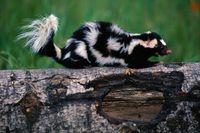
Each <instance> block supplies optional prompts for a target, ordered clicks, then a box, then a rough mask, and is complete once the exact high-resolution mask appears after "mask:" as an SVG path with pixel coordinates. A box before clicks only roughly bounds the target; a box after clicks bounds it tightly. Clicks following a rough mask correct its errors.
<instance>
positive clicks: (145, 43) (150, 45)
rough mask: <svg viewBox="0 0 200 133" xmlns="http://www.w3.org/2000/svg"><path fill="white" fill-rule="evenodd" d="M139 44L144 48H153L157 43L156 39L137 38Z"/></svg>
mask: <svg viewBox="0 0 200 133" xmlns="http://www.w3.org/2000/svg"><path fill="white" fill-rule="evenodd" d="M139 44H140V45H142V46H143V47H145V48H155V47H156V46H157V45H158V41H157V40H156V39H153V40H150V39H148V40H146V41H143V40H139Z"/></svg>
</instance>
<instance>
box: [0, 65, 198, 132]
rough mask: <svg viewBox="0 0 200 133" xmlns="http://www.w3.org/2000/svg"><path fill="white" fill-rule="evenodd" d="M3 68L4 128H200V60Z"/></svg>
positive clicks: (0, 116) (0, 112) (0, 113)
mask: <svg viewBox="0 0 200 133" xmlns="http://www.w3.org/2000/svg"><path fill="white" fill-rule="evenodd" d="M125 70H126V69H125V68H105V67H104V68H103V67H102V68H88V69H47V70H46V69H45V70H5V71H0V103H1V104H0V132H8V133H9V132H20V133H21V132H25V133H26V132H73V133H74V132H105V133H115V132H116V133H118V132H122V133H125V132H200V101H199V99H200V64H199V63H188V64H183V63H176V64H168V65H160V66H156V67H152V68H146V69H138V70H134V71H132V73H126V74H125Z"/></svg>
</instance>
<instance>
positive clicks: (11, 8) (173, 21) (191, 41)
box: [0, 0, 200, 69]
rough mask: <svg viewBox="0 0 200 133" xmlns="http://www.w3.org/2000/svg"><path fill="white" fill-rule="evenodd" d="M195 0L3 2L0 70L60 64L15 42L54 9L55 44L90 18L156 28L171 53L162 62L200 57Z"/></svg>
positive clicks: (127, 27) (141, 28)
mask: <svg viewBox="0 0 200 133" xmlns="http://www.w3.org/2000/svg"><path fill="white" fill-rule="evenodd" d="M196 1H197V0H196ZM191 2H194V1H193V0H190V1H189V0H173V1H167V0H57V1H56V0H12V1H10V0H0V4H1V8H0V30H1V31H0V69H19V68H20V69H23V68H52V67H56V68H59V67H62V66H61V65H58V64H57V63H56V62H54V61H53V60H51V59H49V58H46V57H40V56H37V55H34V54H32V53H31V52H30V50H29V49H27V48H24V41H16V36H17V35H18V34H19V33H20V27H21V26H23V25H25V24H27V22H28V21H27V20H32V19H35V18H38V17H41V16H45V15H49V14H51V13H53V14H55V15H56V16H58V17H59V22H60V24H59V30H58V32H57V34H56V36H55V42H56V44H58V45H59V46H60V47H63V46H64V44H65V41H66V40H67V38H69V37H70V36H71V34H72V32H73V31H74V30H76V29H77V28H78V27H79V26H80V25H81V24H82V23H84V22H86V21H94V20H103V21H111V22H114V23H117V24H118V25H119V26H120V27H122V28H124V29H125V30H127V31H130V32H138V33H140V32H144V31H148V30H151V31H157V32H158V33H160V34H161V35H162V37H163V38H164V40H165V41H166V42H167V44H168V47H169V48H170V49H172V51H173V54H171V55H169V56H166V57H160V58H159V60H161V61H164V62H168V63H169V62H179V61H181V62H182V61H184V62H196V61H200V12H192V10H191V7H190V6H191Z"/></svg>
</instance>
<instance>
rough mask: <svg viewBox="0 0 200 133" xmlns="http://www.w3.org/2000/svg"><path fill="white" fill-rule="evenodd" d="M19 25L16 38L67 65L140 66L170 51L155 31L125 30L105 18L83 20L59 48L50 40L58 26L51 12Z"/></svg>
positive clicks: (81, 66)
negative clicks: (21, 30)
mask: <svg viewBox="0 0 200 133" xmlns="http://www.w3.org/2000/svg"><path fill="white" fill-rule="evenodd" d="M23 28H24V29H25V32H24V33H22V34H21V35H19V39H22V38H26V39H27V42H26V46H30V47H31V49H32V51H33V52H35V53H38V54H40V55H44V56H48V57H52V58H53V59H55V60H56V61H57V62H58V63H60V64H62V65H64V66H65V67H69V68H83V67H86V66H126V67H131V68H143V67H149V66H152V65H154V64H155V62H150V61H148V58H149V57H151V56H163V55H168V54H170V53H171V50H169V49H167V47H166V43H165V42H164V40H163V39H162V38H161V37H160V36H159V35H158V34H157V33H155V32H144V33H142V34H135V33H129V32H126V31H124V30H122V29H121V28H119V27H118V26H117V25H115V24H112V23H109V22H88V23H85V24H84V25H82V26H81V27H80V28H79V29H78V30H76V31H75V32H74V33H73V35H72V36H71V38H69V39H68V40H67V42H66V45H65V47H64V48H59V47H58V46H56V44H55V43H54V41H53V37H54V34H55V33H56V31H57V28H58V20H57V17H56V16H54V15H50V16H48V17H45V18H42V19H40V20H35V21H33V22H32V23H31V24H30V25H27V26H24V27H23Z"/></svg>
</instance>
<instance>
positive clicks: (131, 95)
mask: <svg viewBox="0 0 200 133" xmlns="http://www.w3.org/2000/svg"><path fill="white" fill-rule="evenodd" d="M183 80H184V75H183V73H182V72H177V71H173V72H170V73H164V72H155V73H150V72H144V73H137V72H135V73H133V74H131V75H123V74H120V75H110V76H106V77H101V78H97V79H95V80H93V81H91V82H90V83H89V84H88V85H89V86H93V87H94V88H95V91H100V90H101V89H104V90H106V88H107V89H108V90H109V92H107V93H105V95H103V96H102V101H100V104H99V113H100V114H101V115H103V116H104V117H106V118H107V119H108V120H109V121H110V122H112V123H116V124H118V123H122V122H124V121H132V122H136V123H143V124H144V123H146V124H149V123H157V122H158V121H159V120H161V119H163V118H164V116H166V114H167V113H168V112H167V111H169V110H166V108H167V107H166V106H168V105H169V103H170V102H171V101H173V100H174V99H179V98H180V97H182V96H183V95H182V91H181V87H182V83H183ZM161 113H162V115H161ZM161 116H162V118H161Z"/></svg>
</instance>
